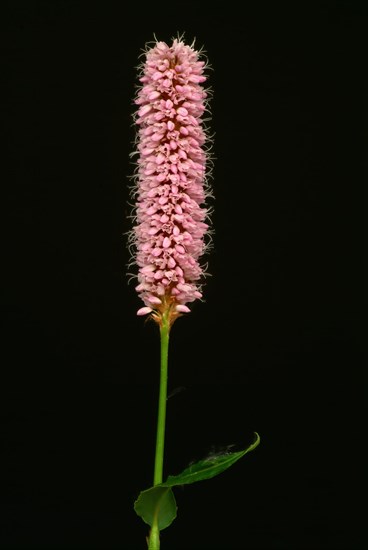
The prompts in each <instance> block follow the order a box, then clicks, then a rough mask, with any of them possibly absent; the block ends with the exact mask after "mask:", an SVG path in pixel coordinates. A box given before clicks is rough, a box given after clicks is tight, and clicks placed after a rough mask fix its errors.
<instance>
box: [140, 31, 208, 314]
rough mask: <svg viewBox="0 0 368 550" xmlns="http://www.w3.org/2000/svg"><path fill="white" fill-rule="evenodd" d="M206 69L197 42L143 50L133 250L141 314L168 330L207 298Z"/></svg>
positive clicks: (179, 41) (161, 44)
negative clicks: (204, 262) (193, 304)
mask: <svg viewBox="0 0 368 550" xmlns="http://www.w3.org/2000/svg"><path fill="white" fill-rule="evenodd" d="M205 69H206V63H205V62H204V61H203V60H202V55H201V52H200V51H197V50H195V49H194V43H193V44H192V45H191V46H189V45H187V44H185V42H184V41H183V39H182V38H181V37H180V38H175V39H173V40H172V43H171V45H168V44H166V43H165V42H157V41H156V42H155V43H154V44H153V46H152V47H147V48H146V50H145V59H144V61H143V63H142V66H141V74H140V75H139V82H140V84H141V85H140V86H139V87H138V91H137V96H136V98H135V104H136V106H137V110H136V112H135V113H134V121H135V124H136V128H137V130H136V131H137V136H136V138H137V139H136V143H137V153H138V155H139V156H138V160H137V163H136V164H137V167H136V171H135V188H134V189H132V197H134V201H135V207H134V213H133V216H132V217H133V218H134V220H135V227H134V228H133V230H132V231H131V234H130V245H131V249H134V252H135V254H134V257H133V258H132V262H131V264H135V265H136V266H138V275H137V278H138V284H137V285H136V290H137V293H138V295H139V297H140V298H141V299H142V300H143V302H144V306H145V307H142V308H141V309H140V310H138V315H146V314H148V313H152V312H153V314H152V318H153V319H154V320H155V321H157V322H158V323H160V322H161V321H162V319H163V316H165V318H166V319H169V322H170V325H171V324H172V323H173V322H174V320H175V319H176V318H177V317H178V316H179V313H189V311H190V309H189V307H188V306H187V305H186V304H187V303H190V302H193V301H195V300H197V299H200V297H201V296H202V292H201V290H202V289H201V286H202V281H203V277H204V266H203V265H202V264H201V257H202V256H203V255H204V253H205V252H207V250H208V248H209V244H210V240H209V239H208V237H207V236H208V234H209V232H210V231H209V224H208V223H207V222H208V214H209V209H208V208H207V207H206V199H207V198H208V197H209V196H211V191H210V188H209V184H208V177H209V176H208V173H207V172H208V171H207V168H208V165H209V164H210V163H211V158H210V155H209V153H208V149H209V147H208V145H207V143H208V141H209V138H208V135H207V128H205V126H204V124H203V121H202V117H203V116H204V112H205V111H208V107H207V106H208V97H209V93H208V91H206V90H205V89H204V87H203V83H204V82H205V81H206V76H205V74H204V72H205ZM206 119H207V120H208V116H207V113H206ZM170 270H171V271H170ZM152 308H154V309H152Z"/></svg>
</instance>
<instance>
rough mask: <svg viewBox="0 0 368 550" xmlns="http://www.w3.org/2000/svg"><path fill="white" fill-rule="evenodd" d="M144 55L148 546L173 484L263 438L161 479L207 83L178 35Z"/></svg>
mask: <svg viewBox="0 0 368 550" xmlns="http://www.w3.org/2000/svg"><path fill="white" fill-rule="evenodd" d="M143 55H144V61H143V63H142V64H141V66H140V68H139V75H138V77H139V84H138V86H137V95H136V97H135V105H136V110H135V112H134V123H135V127H136V151H134V152H133V153H132V155H137V156H135V157H133V158H135V159H136V170H135V174H134V186H133V188H132V196H133V198H134V202H135V204H134V213H133V219H134V227H133V229H132V230H131V232H130V235H129V239H130V248H131V250H132V256H133V257H132V261H131V264H130V265H135V266H136V269H137V273H136V274H134V275H136V276H137V279H138V281H137V282H138V284H137V285H136V291H137V293H138V296H139V298H140V299H141V300H142V302H143V305H142V307H140V308H139V309H138V311H137V314H138V315H139V316H149V318H151V319H152V320H153V321H154V322H156V323H157V325H158V327H159V330H160V339H161V370H160V391H159V398H158V417H157V433H156V453H155V464H154V476H153V486H152V487H151V488H148V489H146V490H144V491H142V492H141V494H140V495H139V497H138V499H137V500H136V502H135V504H134V507H135V511H136V512H137V514H138V515H139V516H140V517H141V518H142V519H143V520H144V521H145V522H146V523H147V524H148V525H149V526H150V531H149V536H148V537H147V543H148V548H149V550H158V549H159V548H160V531H161V530H162V529H164V528H165V527H168V526H169V525H170V524H171V523H172V521H173V520H174V518H175V517H176V511H177V506H176V502H175V497H174V494H173V491H172V487H174V486H176V485H183V484H187V483H193V482H195V481H200V480H203V479H208V478H210V477H213V476H215V475H217V474H218V473H220V472H221V471H223V470H225V469H226V468H228V467H229V466H230V465H231V464H233V463H234V462H235V461H236V460H238V459H239V458H240V457H241V456H243V455H244V454H245V453H246V452H249V451H250V450H252V449H254V448H255V447H256V446H257V445H258V442H259V437H258V435H257V436H256V440H255V442H254V443H253V444H252V445H251V446H250V447H248V448H247V449H246V450H245V451H240V452H237V453H228V452H226V453H220V454H219V455H216V457H214V456H212V455H211V456H210V457H207V458H206V459H203V460H201V461H199V462H197V463H196V464H192V465H191V466H190V467H188V468H187V469H186V470H184V471H183V472H182V473H181V474H179V475H176V476H169V477H168V478H167V479H166V480H165V481H163V461H164V441H165V419H166V401H167V373H168V351H169V334H170V329H171V327H172V325H173V323H174V321H175V320H176V319H177V318H178V317H180V316H182V315H185V314H188V313H189V312H190V311H191V310H190V307H189V305H188V304H191V303H193V302H194V301H195V300H201V298H202V284H203V278H204V276H205V264H204V263H203V262H202V259H203V256H204V254H205V253H206V252H207V250H208V248H209V247H210V244H211V239H210V237H211V231H212V228H211V224H210V218H209V215H210V210H211V209H210V207H209V206H208V204H207V201H208V199H209V198H210V197H212V193H211V188H210V184H209V180H210V176H211V167H212V158H211V155H210V145H211V138H210V135H209V129H208V127H207V126H206V123H207V122H208V120H210V112H209V99H210V89H209V88H208V87H207V88H206V87H205V82H206V81H207V75H206V69H207V68H208V64H207V60H206V59H205V58H204V54H203V51H198V50H196V49H195V44H194V43H193V44H191V45H188V44H186V43H185V42H184V40H183V37H180V36H179V37H178V38H175V39H173V40H172V43H171V44H170V45H168V44H166V43H165V42H159V41H156V40H155V42H154V43H153V44H149V45H147V46H146V48H145V50H144V52H143Z"/></svg>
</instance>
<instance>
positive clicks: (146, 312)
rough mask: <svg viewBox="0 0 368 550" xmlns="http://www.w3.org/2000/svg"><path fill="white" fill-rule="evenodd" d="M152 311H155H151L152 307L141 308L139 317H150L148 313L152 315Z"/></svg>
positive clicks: (138, 312) (138, 313)
mask: <svg viewBox="0 0 368 550" xmlns="http://www.w3.org/2000/svg"><path fill="white" fill-rule="evenodd" d="M152 311H153V309H151V308H150V307H141V308H140V309H138V311H137V315H139V316H141V315H148V313H151V312H152Z"/></svg>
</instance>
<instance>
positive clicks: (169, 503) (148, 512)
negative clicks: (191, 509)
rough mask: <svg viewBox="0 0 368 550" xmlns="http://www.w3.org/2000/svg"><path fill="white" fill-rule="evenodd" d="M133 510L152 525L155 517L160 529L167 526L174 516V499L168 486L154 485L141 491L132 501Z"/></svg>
mask: <svg viewBox="0 0 368 550" xmlns="http://www.w3.org/2000/svg"><path fill="white" fill-rule="evenodd" d="M134 510H135V511H136V513H137V514H138V516H139V517H141V518H142V519H143V521H144V522H145V523H148V525H150V526H151V527H152V524H153V521H154V519H155V518H157V522H158V528H159V530H160V531H162V529H165V528H166V527H168V526H169V525H170V524H171V523H172V522H173V521H174V519H175V518H176V511H177V506H176V501H175V497H174V493H173V492H172V490H171V489H170V487H162V486H161V485H156V487H151V488H150V489H146V490H145V491H142V492H141V493H140V495H139V497H138V498H137V500H136V501H135V503H134Z"/></svg>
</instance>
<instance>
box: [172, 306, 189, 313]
mask: <svg viewBox="0 0 368 550" xmlns="http://www.w3.org/2000/svg"><path fill="white" fill-rule="evenodd" d="M175 309H176V311H178V312H179V313H190V309H189V307H188V306H185V305H184V304H178V305H177V306H175Z"/></svg>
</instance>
